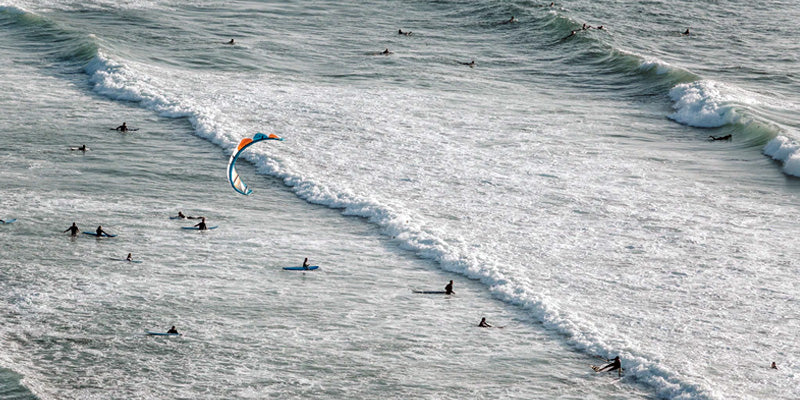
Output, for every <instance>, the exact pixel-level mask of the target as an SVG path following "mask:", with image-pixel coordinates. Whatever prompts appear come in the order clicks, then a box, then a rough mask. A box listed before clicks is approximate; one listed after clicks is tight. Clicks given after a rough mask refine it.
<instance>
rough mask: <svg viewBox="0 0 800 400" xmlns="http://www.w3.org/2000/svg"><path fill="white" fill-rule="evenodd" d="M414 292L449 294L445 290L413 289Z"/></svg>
mask: <svg viewBox="0 0 800 400" xmlns="http://www.w3.org/2000/svg"><path fill="white" fill-rule="evenodd" d="M412 292H414V293H418V294H447V292H445V291H444V290H412Z"/></svg>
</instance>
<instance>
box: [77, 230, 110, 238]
mask: <svg viewBox="0 0 800 400" xmlns="http://www.w3.org/2000/svg"><path fill="white" fill-rule="evenodd" d="M83 234H84V235H92V236H97V232H89V231H83ZM103 236H105V237H117V235H109V234H107V233H104V234H103Z"/></svg>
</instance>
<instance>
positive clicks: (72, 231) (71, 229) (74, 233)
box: [64, 222, 81, 236]
mask: <svg viewBox="0 0 800 400" xmlns="http://www.w3.org/2000/svg"><path fill="white" fill-rule="evenodd" d="M80 231H81V230H80V229H78V225H77V224H76V223H74V222H73V223H72V226H70V227H69V228H67V229H66V230H65V231H64V232H65V233H66V232H69V234H70V236H78V232H80Z"/></svg>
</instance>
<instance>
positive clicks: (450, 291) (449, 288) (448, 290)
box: [444, 281, 456, 294]
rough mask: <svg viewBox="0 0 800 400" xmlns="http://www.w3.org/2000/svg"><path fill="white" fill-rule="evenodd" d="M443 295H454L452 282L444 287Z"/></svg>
mask: <svg viewBox="0 0 800 400" xmlns="http://www.w3.org/2000/svg"><path fill="white" fill-rule="evenodd" d="M444 294H456V292H454V291H453V281H450V283H448V284H447V286H445V287H444Z"/></svg>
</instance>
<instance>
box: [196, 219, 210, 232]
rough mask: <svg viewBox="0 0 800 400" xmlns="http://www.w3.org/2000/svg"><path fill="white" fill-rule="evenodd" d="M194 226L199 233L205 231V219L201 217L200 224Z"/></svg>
mask: <svg viewBox="0 0 800 400" xmlns="http://www.w3.org/2000/svg"><path fill="white" fill-rule="evenodd" d="M195 226H196V227H197V229H199V230H201V231H204V230H207V229H208V227H207V226H206V217H203V220H202V221H200V223H199V224H197V225H195Z"/></svg>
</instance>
